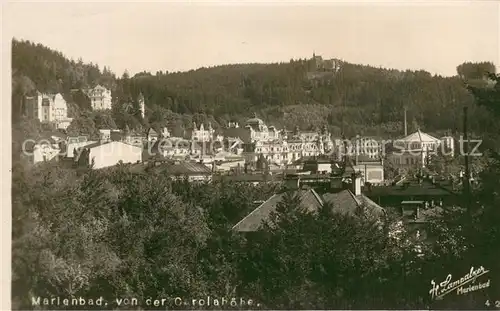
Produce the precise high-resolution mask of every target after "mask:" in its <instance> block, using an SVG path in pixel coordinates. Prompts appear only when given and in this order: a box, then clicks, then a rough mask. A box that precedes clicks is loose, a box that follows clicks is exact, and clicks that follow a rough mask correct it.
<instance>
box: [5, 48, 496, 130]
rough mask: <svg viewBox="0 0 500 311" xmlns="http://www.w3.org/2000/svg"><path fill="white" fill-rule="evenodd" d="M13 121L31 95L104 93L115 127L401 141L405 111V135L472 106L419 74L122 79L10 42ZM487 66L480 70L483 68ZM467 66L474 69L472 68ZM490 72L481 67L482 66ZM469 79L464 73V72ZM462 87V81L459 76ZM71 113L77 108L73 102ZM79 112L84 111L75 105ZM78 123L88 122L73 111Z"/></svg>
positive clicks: (288, 68) (455, 124) (190, 74)
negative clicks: (241, 128)
mask: <svg viewBox="0 0 500 311" xmlns="http://www.w3.org/2000/svg"><path fill="white" fill-rule="evenodd" d="M12 61H13V118H14V120H16V119H18V118H19V117H20V115H21V107H22V98H23V97H24V96H25V95H26V94H27V93H29V92H31V91H32V90H34V89H35V88H36V89H38V90H40V91H42V92H61V93H63V94H65V95H66V97H67V98H69V101H70V102H71V98H70V97H69V96H67V95H68V93H69V91H70V90H71V89H75V88H80V87H86V86H92V85H95V84H97V83H100V84H103V85H105V86H107V87H109V88H111V89H112V91H113V97H114V101H115V103H114V105H113V112H112V114H111V116H112V118H113V119H114V123H115V124H116V125H117V127H119V128H123V127H125V126H126V125H128V126H129V127H130V128H134V127H145V126H149V125H154V126H165V125H169V126H177V127H182V128H186V127H189V126H190V125H191V124H192V122H193V121H196V122H197V123H201V122H206V121H208V120H210V121H212V122H213V123H214V125H215V127H220V126H222V125H225V124H226V123H227V122H228V121H229V120H236V121H244V120H245V119H246V118H248V117H250V116H252V115H253V114H254V113H257V114H258V115H259V117H261V118H262V119H264V120H265V121H267V122H269V123H272V124H274V125H276V126H279V127H287V128H293V127H295V126H299V127H301V128H304V129H305V128H314V127H321V126H322V125H323V124H328V126H329V127H330V129H331V130H332V131H334V132H335V133H336V134H340V132H341V131H344V132H345V133H346V134H347V135H354V134H361V135H363V134H367V135H376V134H380V135H391V136H392V135H396V136H397V135H401V134H402V133H403V125H402V120H403V110H404V107H407V111H408V123H409V129H410V130H414V129H416V128H417V127H420V128H422V129H423V130H426V131H430V132H439V131H445V130H451V131H457V130H460V128H461V121H460V116H461V113H462V112H461V110H462V107H463V105H466V104H470V103H471V102H472V97H471V96H470V94H468V92H467V91H466V89H465V88H464V86H463V83H462V79H460V78H459V77H458V76H456V77H440V76H432V75H430V74H429V73H428V72H425V71H404V72H403V71H397V70H390V69H383V68H374V67H370V66H362V65H355V64H350V63H347V62H339V64H340V66H339V68H337V70H336V72H334V73H331V74H322V75H319V76H321V77H319V78H317V79H311V76H314V75H315V74H312V75H311V73H312V72H314V71H315V70H313V68H316V67H315V64H314V61H313V60H312V59H311V60H290V62H286V63H275V64H236V65H225V66H216V67H211V68H200V69H198V70H191V71H187V72H177V73H164V72H157V73H155V74H154V75H153V74H151V73H147V72H143V73H140V74H137V75H135V76H134V77H128V75H127V74H124V75H123V76H122V77H121V78H116V76H115V75H114V74H113V73H112V72H110V71H109V70H108V69H106V68H105V67H104V68H103V70H102V71H101V70H100V68H99V66H97V65H95V64H84V63H83V62H82V61H81V60H80V61H76V62H75V61H74V60H69V59H67V58H66V57H64V56H63V55H62V54H61V53H59V52H57V51H54V50H51V49H49V48H47V47H44V46H42V45H40V44H34V43H31V42H26V41H17V40H14V41H13V57H12ZM484 64H486V65H487V64H488V63H483V65H484ZM471 66H472V67H471ZM474 66H475V65H474V64H470V63H469V64H462V65H461V67H460V66H459V68H458V69H460V70H461V73H464V72H465V74H466V71H467V70H469V72H471V70H472V69H470V68H473V69H474V70H475V71H474V70H472V71H474V72H476V73H477V71H478V70H476V69H477V68H479V69H480V70H483V69H484V68H483V67H484V66H483V67H480V66H479V65H478V66H476V67H474ZM486 67H488V66H486ZM464 68H465V69H467V68H469V69H467V70H465V69H464ZM462 78H463V77H462ZM141 92H142V94H143V95H144V97H145V99H146V106H147V112H146V116H147V117H146V118H145V120H142V119H141V118H138V117H137V116H136V115H131V116H127V115H125V114H126V113H125V112H124V111H123V109H121V107H122V106H123V104H125V103H128V102H134V101H135V99H136V98H137V96H138V95H139V93H141ZM71 105H75V104H73V103H71ZM76 106H78V107H77V108H79V109H80V110H85V109H86V108H85V107H82V105H76ZM471 113H472V114H473V115H475V116H476V117H475V118H473V120H472V124H471V127H472V128H473V129H477V130H480V129H481V128H484V127H485V126H488V125H491V124H488V123H485V122H484V120H483V117H482V115H484V112H483V111H481V109H479V108H473V111H471ZM75 114H77V115H78V114H80V115H81V117H82V118H86V117H88V116H89V114H88V113H87V114H86V113H82V112H81V111H77V112H75Z"/></svg>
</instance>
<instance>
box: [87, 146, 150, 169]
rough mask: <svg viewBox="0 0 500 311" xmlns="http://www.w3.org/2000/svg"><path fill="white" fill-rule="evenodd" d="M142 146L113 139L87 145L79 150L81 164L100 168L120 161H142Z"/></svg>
mask: <svg viewBox="0 0 500 311" xmlns="http://www.w3.org/2000/svg"><path fill="white" fill-rule="evenodd" d="M142 152H143V148H142V147H137V146H133V145H129V144H126V143H123V142H121V141H111V142H108V143H104V144H101V143H96V144H93V145H87V146H84V147H83V148H81V149H79V150H78V153H79V154H80V157H79V159H78V160H77V161H78V164H79V165H82V166H87V167H92V168H93V169H100V168H105V167H110V166H113V165H117V164H119V163H139V162H142Z"/></svg>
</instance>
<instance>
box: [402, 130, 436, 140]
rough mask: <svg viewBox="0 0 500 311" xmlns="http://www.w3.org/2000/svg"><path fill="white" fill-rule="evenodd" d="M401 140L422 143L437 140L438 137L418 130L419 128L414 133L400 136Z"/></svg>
mask: <svg viewBox="0 0 500 311" xmlns="http://www.w3.org/2000/svg"><path fill="white" fill-rule="evenodd" d="M401 140H402V141H405V142H422V143H427V142H429V143H430V142H436V141H439V139H437V138H436V137H434V136H431V135H429V134H427V133H424V132H422V131H420V129H418V130H417V131H416V132H415V133H413V134H410V135H408V136H406V137H405V138H402V139H401Z"/></svg>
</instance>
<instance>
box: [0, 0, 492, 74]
mask: <svg viewBox="0 0 500 311" xmlns="http://www.w3.org/2000/svg"><path fill="white" fill-rule="evenodd" d="M499 12H500V10H499V2H496V1H488V2H480V1H474V2H471V1H468V2H461V1H453V0H452V1H448V2H439V1H425V2H424V1H419V2H415V1H413V3H408V2H405V1H399V2H397V3H396V2H395V1H392V2H375V1H365V2H358V3H345V2H333V1H329V2H314V3H309V4H307V3H305V2H297V1H295V2H292V1H286V2H285V1H282V2H272V3H271V4H266V3H263V2H257V1H252V2H248V1H238V2H236V1H233V2H227V1H226V2H214V1H211V2H201V1H199V2H190V3H180V2H147V3H138V2H107V3H102V2H101V3H100V2H85V3H76V2H68V1H66V2H53V3H40V2H11V3H9V4H5V5H4V7H3V12H2V13H3V18H2V20H3V22H2V24H3V28H2V31H3V37H4V40H5V39H7V38H11V37H15V38H17V39H24V40H30V41H34V42H37V43H42V44H43V45H45V46H48V47H50V48H52V49H56V50H58V51H60V52H62V53H63V54H64V55H66V56H67V57H69V58H73V59H75V60H76V59H78V58H80V57H81V58H82V59H83V60H84V61H85V62H93V63H97V64H99V66H100V68H102V67H103V66H107V67H109V68H111V70H112V71H113V72H115V73H116V74H118V75H121V74H122V73H123V72H124V71H125V70H127V71H128V72H129V73H130V74H132V75H133V74H135V73H137V72H140V71H144V70H145V71H150V72H151V73H153V74H154V73H155V72H156V71H158V70H162V71H169V72H173V71H185V70H190V69H196V68H199V67H203V66H205V67H207V66H214V65H223V64H232V63H254V62H259V63H269V62H286V61H289V60H290V59H291V58H294V59H297V58H310V57H311V56H312V54H313V52H315V53H316V54H317V55H322V56H323V58H338V59H342V60H345V61H347V62H351V63H358V64H367V65H372V66H376V67H379V66H382V67H385V68H396V69H402V70H406V69H412V70H420V69H423V70H427V71H429V72H431V73H433V74H440V75H444V76H449V75H455V73H456V67H457V65H459V64H461V63H463V62H465V61H492V62H494V63H495V64H496V65H497V66H498V65H499V64H500V54H499V51H500V49H499V27H500V24H499ZM4 42H5V41H4ZM497 68H498V67H497Z"/></svg>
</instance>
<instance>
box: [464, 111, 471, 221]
mask: <svg viewBox="0 0 500 311" xmlns="http://www.w3.org/2000/svg"><path fill="white" fill-rule="evenodd" d="M467 110H468V107H467V106H465V107H464V124H463V127H464V129H463V130H464V137H463V141H464V153H465V155H464V159H465V175H464V180H463V184H464V188H463V191H464V195H465V199H466V204H467V206H466V207H467V211H469V212H470V208H471V206H470V199H471V192H470V171H469V139H468V136H467Z"/></svg>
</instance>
